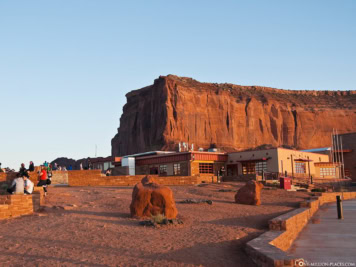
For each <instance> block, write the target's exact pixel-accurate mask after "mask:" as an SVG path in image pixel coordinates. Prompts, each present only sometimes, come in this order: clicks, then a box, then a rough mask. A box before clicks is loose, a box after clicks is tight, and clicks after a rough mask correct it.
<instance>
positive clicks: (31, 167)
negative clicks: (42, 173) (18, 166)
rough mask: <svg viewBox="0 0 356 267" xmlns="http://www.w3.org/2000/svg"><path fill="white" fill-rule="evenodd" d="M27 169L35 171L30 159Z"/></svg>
mask: <svg viewBox="0 0 356 267" xmlns="http://www.w3.org/2000/svg"><path fill="white" fill-rule="evenodd" d="M28 171H30V172H33V171H35V164H33V162H32V161H30V166H28Z"/></svg>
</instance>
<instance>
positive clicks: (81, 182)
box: [68, 170, 217, 186]
mask: <svg viewBox="0 0 356 267" xmlns="http://www.w3.org/2000/svg"><path fill="white" fill-rule="evenodd" d="M145 176H146V175H133V176H130V175H120V176H105V175H103V174H101V172H100V170H78V171H69V172H68V185H69V186H134V185H136V184H137V183H139V182H141V180H142V178H144V177H145ZM151 176H152V177H153V178H154V179H155V180H156V181H157V183H158V184H161V185H194V184H200V183H203V182H204V183H211V182H215V183H216V182H217V178H216V176H158V175H151Z"/></svg>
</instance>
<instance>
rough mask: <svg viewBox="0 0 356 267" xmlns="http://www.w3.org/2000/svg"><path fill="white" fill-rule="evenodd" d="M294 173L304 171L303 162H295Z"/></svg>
mask: <svg viewBox="0 0 356 267" xmlns="http://www.w3.org/2000/svg"><path fill="white" fill-rule="evenodd" d="M295 173H306V171H305V162H296V163H295Z"/></svg>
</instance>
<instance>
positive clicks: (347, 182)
mask: <svg viewBox="0 0 356 267" xmlns="http://www.w3.org/2000/svg"><path fill="white" fill-rule="evenodd" d="M292 183H293V184H295V183H305V184H309V183H310V179H309V178H293V181H292ZM351 183H352V180H351V179H332V178H313V184H314V185H315V186H330V187H343V186H345V187H348V186H351Z"/></svg>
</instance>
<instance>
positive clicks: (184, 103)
mask: <svg viewBox="0 0 356 267" xmlns="http://www.w3.org/2000/svg"><path fill="white" fill-rule="evenodd" d="M126 97H127V103H126V104H125V106H124V108H123V114H122V116H121V119H120V128H119V129H118V133H117V134H116V136H115V137H114V138H113V139H112V155H113V156H121V155H128V154H133V153H138V152H145V151H152V150H176V149H177V147H178V143H179V142H188V143H189V144H192V143H194V148H195V149H198V148H200V147H202V148H205V149H206V148H209V147H214V146H215V147H218V148H221V149H223V150H225V151H236V150H244V149H249V148H255V147H258V146H263V145H270V146H287V147H288V146H289V147H293V148H297V149H307V148H316V147H325V146H329V145H330V135H331V133H332V129H333V128H335V129H338V130H339V133H349V132H356V91H294V90H280V89H274V88H268V87H258V86H239V85H233V84H212V83H200V82H198V81H195V80H193V79H191V78H184V77H177V76H174V75H168V76H161V77H159V78H158V79H156V80H155V81H154V84H153V85H151V86H148V87H144V88H142V89H139V90H135V91H132V92H130V93H128V94H127V95H126Z"/></svg>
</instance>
